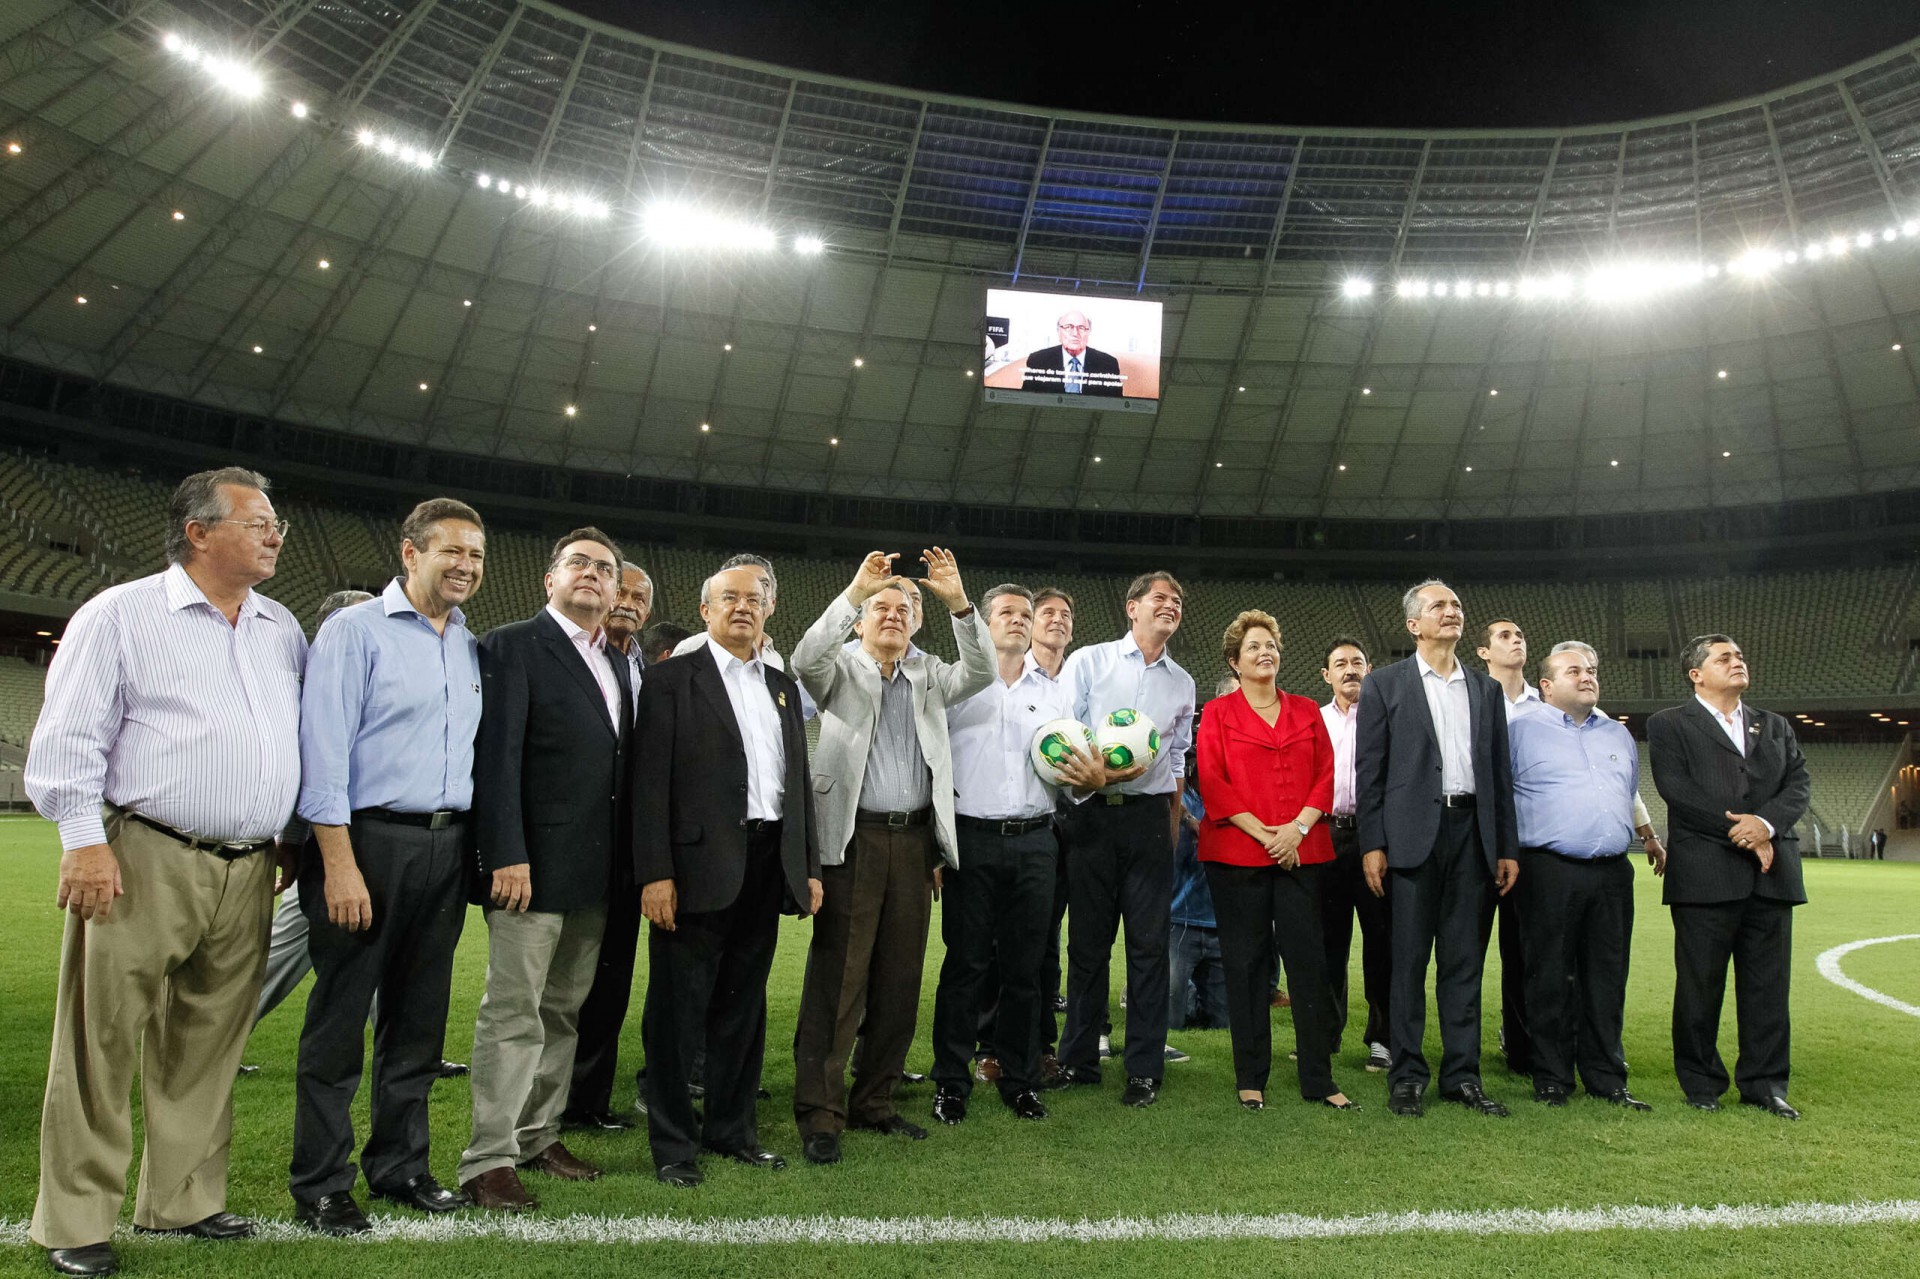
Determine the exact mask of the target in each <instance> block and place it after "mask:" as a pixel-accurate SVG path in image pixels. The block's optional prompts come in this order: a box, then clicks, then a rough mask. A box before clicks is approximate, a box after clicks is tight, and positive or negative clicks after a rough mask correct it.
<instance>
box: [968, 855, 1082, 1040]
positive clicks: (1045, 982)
mask: <svg viewBox="0 0 1920 1279" xmlns="http://www.w3.org/2000/svg"><path fill="white" fill-rule="evenodd" d="M1053 833H1054V842H1055V845H1056V852H1055V853H1054V858H1053V902H1052V906H1051V908H1050V913H1049V915H1048V916H1047V936H1046V940H1045V941H1044V942H1043V943H1042V946H1041V952H1040V1002H1039V1003H1038V1004H1037V1005H1036V1006H1035V1007H1034V1015H1035V1016H1036V1017H1038V1018H1039V1019H1040V1029H1039V1032H1038V1033H1039V1035H1040V1051H1041V1052H1042V1053H1051V1052H1052V1051H1053V1049H1054V1045H1056V1044H1058V1043H1059V1042H1060V1014H1058V1013H1056V1012H1055V1011H1054V1010H1053V1001H1054V998H1055V996H1057V995H1059V994H1061V993H1062V987H1061V985H1060V925H1061V923H1062V922H1063V921H1064V920H1065V919H1066V917H1067V836H1066V831H1065V830H1064V829H1063V828H1062V827H1061V824H1060V823H1059V821H1057V820H1056V821H1055V822H1054V825H1053ZM999 985H1000V982H999V979H998V978H997V977H996V978H990V979H989V980H988V981H987V985H986V993H985V994H984V996H983V997H982V999H981V1002H980V1052H981V1054H982V1055H984V1056H993V1055H994V1054H995V1052H996V1051H997V1050H996V1049H995V1048H994V1044H993V1025H994V1021H995V1020H996V1019H997V1018H998V1017H999V1015H1000V1014H999V1010H998V1009H997V1008H995V1007H994V992H995V991H996V990H998V989H999Z"/></svg>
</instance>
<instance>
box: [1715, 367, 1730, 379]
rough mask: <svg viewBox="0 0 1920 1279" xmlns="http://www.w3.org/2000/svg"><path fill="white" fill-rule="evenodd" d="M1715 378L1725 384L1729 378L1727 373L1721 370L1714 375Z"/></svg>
mask: <svg viewBox="0 0 1920 1279" xmlns="http://www.w3.org/2000/svg"><path fill="white" fill-rule="evenodd" d="M1714 376H1715V377H1717V378H1719V379H1720V380H1721V381H1723V382H1724V381H1726V378H1727V371H1726V370H1725V369H1721V370H1720V371H1719V372H1718V373H1716V374H1714Z"/></svg>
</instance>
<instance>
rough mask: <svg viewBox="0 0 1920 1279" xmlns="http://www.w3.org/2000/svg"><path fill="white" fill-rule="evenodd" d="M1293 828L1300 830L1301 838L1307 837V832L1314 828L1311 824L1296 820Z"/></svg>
mask: <svg viewBox="0 0 1920 1279" xmlns="http://www.w3.org/2000/svg"><path fill="white" fill-rule="evenodd" d="M1293 828H1294V829H1295V830H1297V831H1299V832H1300V838H1301V839H1305V838H1306V837H1307V832H1308V831H1310V830H1312V829H1313V828H1312V827H1311V826H1309V825H1307V824H1306V823H1305V822H1295V823H1294V824H1293Z"/></svg>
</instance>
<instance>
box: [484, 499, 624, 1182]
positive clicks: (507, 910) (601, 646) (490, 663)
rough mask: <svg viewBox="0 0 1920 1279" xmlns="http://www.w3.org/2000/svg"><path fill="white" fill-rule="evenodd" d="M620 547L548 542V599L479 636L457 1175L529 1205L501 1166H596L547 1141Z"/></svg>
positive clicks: (577, 933)
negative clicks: (482, 987)
mask: <svg viewBox="0 0 1920 1279" xmlns="http://www.w3.org/2000/svg"><path fill="white" fill-rule="evenodd" d="M619 581H620V549H619V547H617V546H616V545H614V542H613V539H612V538H610V537H608V536H607V535H606V534H605V533H602V532H600V531H599V530H598V529H592V528H581V529H575V530H574V531H573V532H571V533H569V534H567V535H566V536H565V537H563V538H561V539H560V541H559V542H558V543H557V544H556V545H555V546H554V549H553V558H552V560H551V562H550V564H549V566H548V568H547V575H546V587H547V607H546V608H544V609H542V610H541V611H540V612H539V613H538V614H536V615H535V616H534V617H533V618H531V619H530V620H528V621H525V622H514V623H512V624H510V625H507V626H502V627H500V628H499V629H498V630H495V631H493V632H491V633H490V634H488V635H487V637H486V638H485V639H484V640H482V641H481V642H480V682H481V686H482V694H481V712H480V732H479V736H478V738H477V740H476V742H475V745H474V768H473V780H474V803H473V815H474V823H473V824H474V831H475V844H476V851H477V854H478V861H479V876H478V879H477V882H476V884H475V894H474V899H475V901H476V902H478V903H479V904H480V905H482V906H484V907H486V908H487V909H486V919H487V990H486V995H485V997H484V998H483V999H482V1000H481V1001H480V1015H479V1018H478V1020H477V1021H476V1022H475V1024H474V1030H473V1139H472V1141H471V1143H470V1144H469V1145H468V1147H467V1151H466V1153H465V1154H464V1155H463V1156H461V1160H460V1173H459V1175H460V1181H461V1189H462V1190H464V1191H466V1192H467V1193H468V1194H469V1195H471V1196H472V1197H473V1201H474V1203H475V1204H477V1205H479V1206H480V1207H482V1208H491V1209H495V1210H501V1211H511V1212H519V1211H524V1210H526V1209H528V1208H531V1207H534V1206H535V1203H534V1199H533V1197H532V1196H531V1195H529V1194H528V1193H527V1190H526V1187H525V1186H523V1185H522V1184H521V1181H520V1177H519V1175H518V1174H517V1173H516V1172H515V1171H514V1169H515V1168H516V1167H530V1168H536V1169H538V1170H540V1171H542V1172H545V1173H547V1174H549V1175H551V1176H555V1177H560V1178H563V1179H565V1180H569V1181H590V1180H592V1179H594V1178H596V1177H598V1176H599V1175H600V1170H599V1169H598V1168H595V1167H594V1166H593V1165H592V1164H589V1163H586V1162H585V1161H583V1160H581V1159H578V1158H576V1157H575V1156H574V1155H573V1154H572V1152H570V1151H569V1150H568V1149H567V1148H566V1147H565V1146H564V1145H562V1144H561V1142H560V1139H559V1136H560V1114H561V1111H562V1110H563V1108H564V1107H565V1106H566V1103H567V1088H568V1084H569V1080H570V1077H571V1075H572V1073H573V1057H574V1051H575V1048H576V1045H577V1042H578V1040H577V1031H578V1026H579V1021H578V1019H579V1015H580V1005H581V1003H582V1001H584V1000H585V999H586V997H587V991H588V989H589V988H590V987H591V986H592V984H593V977H594V970H595V967H596V965H597V964H598V961H599V956H600V938H601V934H602V931H603V929H604V928H605V925H606V918H607V884H608V880H609V877H610V875H611V872H612V865H613V859H614V858H616V857H627V856H630V855H631V851H630V850H631V847H632V845H631V837H632V836H631V831H632V827H631V825H630V824H627V823H623V822H622V821H620V820H619V819H620V818H621V817H623V816H625V815H626V809H625V805H626V800H627V794H626V792H627V787H628V784H629V782H628V775H629V762H630V761H629V760H628V756H627V744H628V741H629V739H630V737H631V727H630V720H629V717H628V706H629V705H630V702H629V700H628V699H629V696H630V694H629V691H628V690H629V679H628V673H627V661H626V658H625V657H624V656H622V655H620V654H619V653H609V652H608V651H607V646H606V631H605V629H604V623H605V621H606V617H607V611H608V609H609V608H611V607H612V605H613V599H614V592H615V591H616V589H617V588H618V585H619Z"/></svg>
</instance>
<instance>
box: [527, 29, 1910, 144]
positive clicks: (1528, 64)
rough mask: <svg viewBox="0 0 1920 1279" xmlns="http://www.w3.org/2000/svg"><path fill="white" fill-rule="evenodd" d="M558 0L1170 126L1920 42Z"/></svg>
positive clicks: (1499, 103)
mask: <svg viewBox="0 0 1920 1279" xmlns="http://www.w3.org/2000/svg"><path fill="white" fill-rule="evenodd" d="M561 3H563V4H565V5H566V6H567V7H569V8H571V9H574V10H575V11H577V12H580V13H584V14H588V15H590V16H593V17H598V18H602V19H604V20H606V21H609V22H613V23H616V24H618V25H620V26H624V27H627V28H629V29H631V30H634V31H639V32H641V33H643V34H646V35H650V36H654V37H657V38H660V39H663V40H670V41H675V42H678V43H682V44H689V45H694V46H696V47H699V48H702V49H708V50H713V51H715V52H721V53H730V54H735V55H738V56H741V57H746V58H754V59H758V60H761V61H765V62H771V63H775V64H778V65H781V66H789V67H795V68H799V69H802V70H806V71H813V72H818V73H824V74H828V75H837V76H847V77H851V78H854V79H861V80H873V81H879V82H882V83H887V84H897V85H902V86H905V87H909V88H916V89H922V90H928V91H933V92H941V93H953V94H963V95H967V96H972V97H983V98H993V99H997V100H1001V101H1007V102H1018V103H1026V104H1031V105H1035V106H1045V107H1056V108H1069V109H1078V110H1084V111H1094V112H1106V113H1114V114H1124V115H1142V116H1158V117H1166V118H1172V119H1191V120H1206V121H1231V122H1244V123H1263V124H1295V125H1317V126H1342V125H1344V126H1354V127H1398V128H1412V129H1424V128H1511V127H1522V126H1549V127H1550V126H1555V125H1579V124H1595V123H1605V122H1610V121H1615V120H1627V119H1634V118H1639V117H1644V116H1651V115H1662V114H1666V113H1668V112H1677V111H1687V110H1691V109H1693V108H1697V107H1705V106H1711V105H1714V104H1716V103H1720V102H1725V101H1728V100H1730V99H1734V98H1741V97H1746V96H1749V95H1753V94H1760V93H1765V92H1768V91H1770V90H1773V89H1778V88H1781V87H1783V86H1785V85H1789V84H1792V83H1794V82H1796V81H1799V80H1804V79H1807V78H1809V77H1812V76H1818V75H1823V74H1826V73H1827V72H1830V71H1834V70H1837V69H1839V68H1840V67H1843V66H1846V65H1847V64H1849V63H1852V62H1856V61H1858V60H1860V59H1862V58H1866V57H1869V56H1871V55H1873V54H1876V53H1879V52H1881V51H1883V50H1885V49H1888V48H1890V47H1892V46H1893V45H1896V44H1899V43H1901V42H1903V41H1906V40H1910V39H1913V38H1914V37H1916V36H1920V9H1916V7H1915V6H1913V5H1912V4H1909V3H1906V2H1905V0H1665V2H1664V3H1646V2H1643V0H1615V2H1614V3H1603V2H1599V0H1564V2H1562V3H1534V4H1519V3H1488V2H1486V0H1457V2H1456V3H1444V2H1440V0H1427V2H1426V3H1422V4H1413V5H1408V6H1405V7H1393V6H1382V5H1373V4H1355V3H1333V4H1324V5H1318V6H1301V5H1294V4H1287V3H1284V2H1283V3H1278V4H1268V5H1242V6H1231V5H1220V4H1198V3H1191V2H1189V0H1161V2H1160V3H1134V2H1133V0H1116V2H1114V3H1109V4H1084V3H1080V4H1045V3H1042V4H1030V5H1019V4H1006V3H991V2H980V3H974V4H962V3H955V2H953V0H943V2H939V3H924V2H920V3H916V2H914V0H896V2H895V3H882V2H880V0H677V2H676V3H670V4H667V3H657V2H655V0H561Z"/></svg>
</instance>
